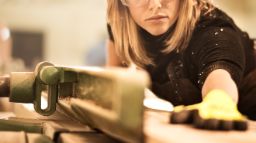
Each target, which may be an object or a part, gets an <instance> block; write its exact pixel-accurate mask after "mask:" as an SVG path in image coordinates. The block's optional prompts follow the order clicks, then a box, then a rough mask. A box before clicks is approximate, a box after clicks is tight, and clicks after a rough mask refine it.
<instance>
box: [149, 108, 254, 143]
mask: <svg viewBox="0 0 256 143" xmlns="http://www.w3.org/2000/svg"><path fill="white" fill-rule="evenodd" d="M169 116H170V113H168V112H156V111H150V110H147V111H146V112H145V124H144V133H145V136H146V142H147V143H156V142H161V143H170V142H171V143H188V142H196V143H255V142H256V123H255V122H249V130H247V131H210V130H201V129H196V128H194V127H192V126H191V125H176V124H175V125H174V124H169V123H168V122H169Z"/></svg>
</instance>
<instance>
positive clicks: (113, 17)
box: [107, 0, 213, 68]
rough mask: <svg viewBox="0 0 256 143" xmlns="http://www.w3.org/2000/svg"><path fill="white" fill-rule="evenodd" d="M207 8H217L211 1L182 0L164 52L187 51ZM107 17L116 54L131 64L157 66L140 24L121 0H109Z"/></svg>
mask: <svg viewBox="0 0 256 143" xmlns="http://www.w3.org/2000/svg"><path fill="white" fill-rule="evenodd" d="M203 9H206V10H208V11H210V10H211V9H213V6H212V4H211V2H209V0H180V5H179V12H178V13H179V16H178V17H177V21H176V25H175V28H174V30H173V32H172V36H171V38H170V39H168V40H167V41H166V44H167V47H166V48H165V49H163V50H162V52H163V53H165V54H167V53H170V52H171V51H173V50H175V49H176V50H177V51H179V50H183V49H185V48H186V47H187V46H188V43H189V41H190V39H191V36H192V33H193V31H194V28H195V24H196V22H197V21H198V19H199V17H200V14H201V11H202V10H203ZM107 18H108V23H109V24H110V26H111V30H112V33H113V37H114V43H115V44H114V45H115V49H116V53H117V55H118V56H119V57H120V59H121V60H123V61H124V62H125V63H126V64H128V65H130V64H131V63H134V64H136V65H137V66H139V67H142V68H143V67H145V65H150V64H151V65H155V63H154V61H153V59H152V57H150V56H149V55H148V54H147V53H146V52H145V47H143V43H142V40H141V37H140V34H139V29H138V26H137V25H136V23H135V21H134V20H133V18H132V17H131V15H130V13H129V10H128V8H127V7H126V6H124V5H123V4H122V3H121V1H120V0H108V9H107Z"/></svg>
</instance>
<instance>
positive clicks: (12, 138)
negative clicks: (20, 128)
mask: <svg viewBox="0 0 256 143" xmlns="http://www.w3.org/2000/svg"><path fill="white" fill-rule="evenodd" d="M0 142H1V143H26V133H25V132H6V131H1V132H0Z"/></svg>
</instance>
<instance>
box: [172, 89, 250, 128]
mask: <svg viewBox="0 0 256 143" xmlns="http://www.w3.org/2000/svg"><path fill="white" fill-rule="evenodd" d="M170 122H171V123H175V124H179V123H191V124H194V126H195V127H197V128H201V129H210V130H231V129H234V130H247V128H248V125H247V119H246V117H244V116H243V115H242V114H241V113H240V112H239V111H238V110H237V106H236V103H235V102H234V101H233V100H232V99H231V97H230V96H229V95H227V93H225V92H224V91H222V90H212V91H211V92H209V93H208V94H207V95H206V96H205V98H204V99H203V101H202V102H201V103H198V104H194V105H190V106H177V107H175V108H174V111H173V112H172V114H171V117H170Z"/></svg>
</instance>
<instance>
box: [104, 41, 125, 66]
mask: <svg viewBox="0 0 256 143" xmlns="http://www.w3.org/2000/svg"><path fill="white" fill-rule="evenodd" d="M106 46H107V61H106V66H122V62H121V60H120V59H119V57H118V56H117V54H116V51H115V46H114V42H113V41H111V40H107V44H106Z"/></svg>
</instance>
